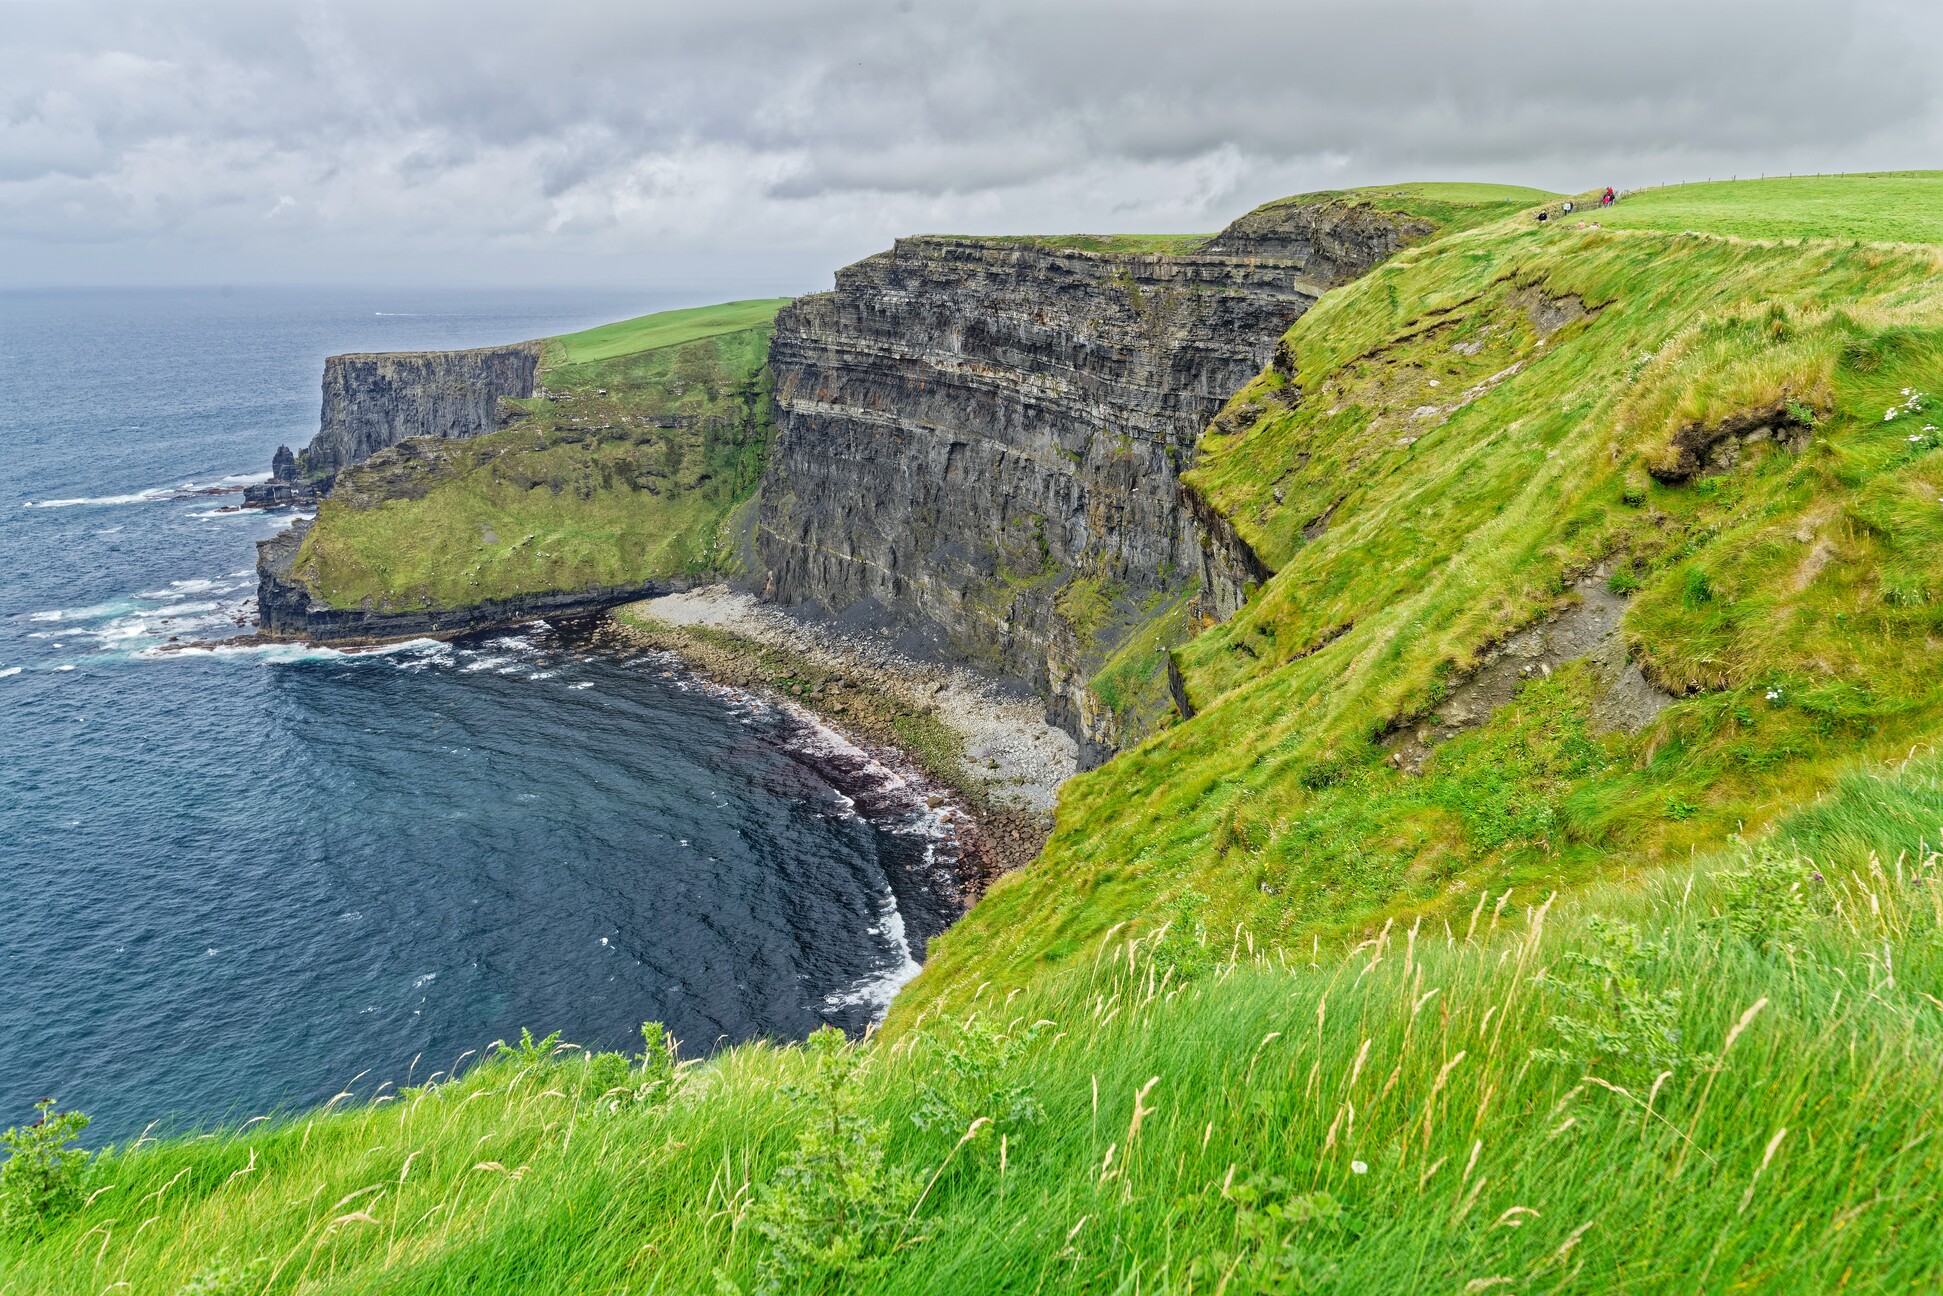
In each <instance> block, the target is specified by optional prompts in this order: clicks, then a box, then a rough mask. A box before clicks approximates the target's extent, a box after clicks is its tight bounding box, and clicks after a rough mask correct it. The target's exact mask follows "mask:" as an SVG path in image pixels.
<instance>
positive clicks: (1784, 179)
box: [1598, 171, 1943, 244]
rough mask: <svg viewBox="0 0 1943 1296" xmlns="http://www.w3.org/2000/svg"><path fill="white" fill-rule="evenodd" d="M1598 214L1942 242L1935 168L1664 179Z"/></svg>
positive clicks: (1734, 231) (1748, 233) (1632, 225)
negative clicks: (1701, 180) (1760, 177)
mask: <svg viewBox="0 0 1943 1296" xmlns="http://www.w3.org/2000/svg"><path fill="white" fill-rule="evenodd" d="M1598 219H1599V220H1600V221H1601V222H1603V223H1605V224H1607V225H1611V226H1614V227H1615V228H1619V229H1653V230H1667V231H1671V232H1674V233H1678V232H1679V231H1681V230H1688V229H1693V230H1702V231H1705V232H1706V233H1709V234H1731V235H1733V236H1734V237H1736V238H1747V239H1842V240H1859V241H1861V242H1864V243H1932V244H1934V243H1943V171H1886V172H1880V173H1875V174H1868V175H1843V176H1775V177H1773V178H1771V179H1765V180H1738V181H1734V180H1719V181H1714V182H1711V183H1707V184H1686V185H1671V186H1668V187H1666V188H1663V189H1646V190H1642V191H1641V192H1639V193H1636V194H1628V195H1627V196H1626V198H1625V199H1624V200H1623V201H1621V202H1620V203H1618V204H1617V205H1616V206H1614V207H1612V208H1611V209H1610V210H1608V211H1605V212H1602V213H1600V214H1599V216H1598Z"/></svg>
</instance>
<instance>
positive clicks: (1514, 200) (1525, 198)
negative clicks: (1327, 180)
mask: <svg viewBox="0 0 1943 1296" xmlns="http://www.w3.org/2000/svg"><path fill="white" fill-rule="evenodd" d="M1344 192H1346V193H1350V194H1355V195H1357V196H1359V197H1364V198H1402V199H1404V200H1406V201H1418V202H1432V203H1443V204H1446V205H1448V206H1451V207H1483V206H1488V205H1493V204H1495V205H1498V206H1507V207H1535V206H1537V205H1538V204H1539V203H1542V202H1544V201H1545V200H1546V199H1548V198H1556V197H1558V195H1557V194H1555V193H1552V192H1550V191H1549V190H1545V189H1530V188H1527V187H1525V186H1524V185H1504V184H1471V183H1465V182H1459V181H1452V182H1441V181H1433V182H1431V183H1428V184H1403V185H1365V186H1364V187H1363V188H1361V189H1349V190H1345V191H1344Z"/></svg>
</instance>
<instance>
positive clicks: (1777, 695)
mask: <svg viewBox="0 0 1943 1296" xmlns="http://www.w3.org/2000/svg"><path fill="white" fill-rule="evenodd" d="M1780 700H1781V690H1780V689H1769V690H1768V701H1770V702H1779V701H1780Z"/></svg>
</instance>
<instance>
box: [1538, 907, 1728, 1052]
mask: <svg viewBox="0 0 1943 1296" xmlns="http://www.w3.org/2000/svg"><path fill="white" fill-rule="evenodd" d="M1586 925H1587V928H1588V930H1589V931H1590V933H1591V935H1592V937H1593V944H1594V948H1593V950H1592V952H1590V953H1588V952H1585V951H1583V950H1573V951H1571V952H1569V953H1567V954H1566V955H1565V957H1564V959H1563V963H1564V965H1565V969H1566V970H1565V972H1564V973H1563V974H1562V975H1554V974H1552V973H1551V972H1549V971H1546V972H1541V973H1539V975H1538V976H1537V977H1536V978H1535V980H1536V982H1537V984H1539V985H1540V986H1542V987H1544V988H1545V989H1547V990H1549V991H1551V992H1552V993H1554V994H1556V995H1558V996H1559V997H1560V998H1562V999H1563V1000H1564V1001H1565V1002H1566V1004H1568V1005H1569V1006H1570V1008H1571V1009H1572V1011H1568V1012H1563V1013H1556V1014H1554V1015H1553V1016H1551V1017H1550V1018H1548V1019H1547V1025H1549V1026H1550V1027H1551V1029H1552V1032H1553V1034H1555V1035H1556V1036H1558V1040H1559V1043H1558V1046H1557V1047H1555V1048H1541V1049H1534V1050H1533V1052H1532V1056H1533V1057H1535V1058H1537V1059H1538V1060H1539V1061H1541V1062H1557V1063H1563V1064H1566V1065H1569V1066H1574V1067H1578V1068H1580V1069H1582V1070H1583V1071H1585V1072H1587V1073H1592V1072H1597V1071H1604V1072H1606V1073H1607V1074H1608V1075H1609V1076H1611V1078H1612V1079H1613V1080H1614V1081H1616V1082H1619V1083H1626V1082H1636V1081H1650V1080H1651V1079H1652V1078H1653V1077H1654V1076H1655V1075H1657V1074H1659V1073H1660V1072H1661V1071H1678V1070H1680V1069H1681V1068H1682V1067H1685V1066H1689V1065H1695V1064H1700V1063H1704V1062H1706V1061H1709V1060H1710V1059H1707V1058H1704V1057H1703V1056H1702V1055H1700V1054H1695V1053H1688V1052H1686V1051H1685V1050H1684V1049H1683V1048H1682V1047H1681V1041H1680V1028H1679V1026H1678V1025H1677V1024H1676V1023H1677V1021H1678V1019H1679V1013H1680V991H1679V990H1678V989H1677V988H1668V989H1664V990H1656V989H1653V988H1652V987H1651V985H1650V977H1651V974H1652V971H1653V969H1654V967H1655V965H1656V964H1658V963H1659V962H1660V961H1661V960H1663V959H1664V958H1665V957H1666V950H1665V948H1664V947H1663V946H1661V945H1659V944H1658V943H1656V942H1654V941H1651V940H1648V939H1647V938H1645V937H1644V936H1642V935H1641V934H1640V931H1639V928H1637V927H1635V926H1634V925H1633V924H1631V923H1627V922H1618V921H1615V920H1613V919H1610V918H1604V917H1597V916H1595V917H1592V918H1590V919H1588V920H1587V924H1586Z"/></svg>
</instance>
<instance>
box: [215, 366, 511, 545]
mask: <svg viewBox="0 0 1943 1296" xmlns="http://www.w3.org/2000/svg"><path fill="white" fill-rule="evenodd" d="M539 371H540V344H539V343H538V342H518V343H515V344H513V345H512V346H498V347H478V348H475V349H473V350H470V351H398V352H387V353H382V354H365V355H338V356H331V357H330V358H328V359H327V360H325V361H324V407H323V412H322V415H321V417H320V418H319V420H318V425H317V435H316V436H314V437H312V438H311V441H310V444H309V445H307V446H305V447H304V448H303V450H301V451H300V452H298V453H297V454H295V455H293V454H291V453H290V450H289V448H288V447H286V446H279V447H278V448H277V454H276V458H275V459H274V461H273V462H272V464H271V477H270V480H269V481H267V482H264V483H262V484H261V485H257V486H252V487H250V488H249V490H248V491H246V492H245V494H244V502H245V503H247V504H252V505H256V506H258V507H272V506H275V505H279V504H307V503H312V502H314V501H315V499H316V497H317V495H318V493H319V492H320V491H323V490H328V489H329V488H330V483H331V481H332V479H333V478H335V477H336V476H337V474H338V473H339V472H340V471H342V470H343V469H345V468H348V467H350V466H351V465H352V464H355V463H362V462H363V461H364V460H366V459H369V458H370V457H371V456H372V455H374V454H376V453H377V452H378V451H380V450H383V449H385V448H386V447H388V446H394V445H397V444H398V443H399V442H400V441H403V440H405V439H406V438H407V437H416V436H436V437H469V436H478V435H479V434H481V433H483V432H491V431H494V430H495V429H496V428H497V427H498V426H499V421H498V420H499V415H498V408H499V400H500V397H502V396H512V397H527V396H531V395H533V393H534V391H535V389H536V387H537V385H538V379H539Z"/></svg>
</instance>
